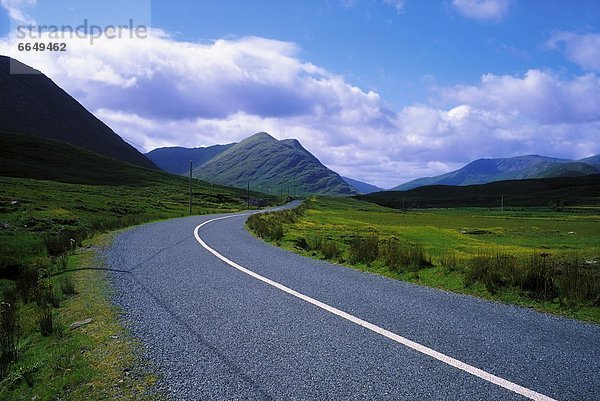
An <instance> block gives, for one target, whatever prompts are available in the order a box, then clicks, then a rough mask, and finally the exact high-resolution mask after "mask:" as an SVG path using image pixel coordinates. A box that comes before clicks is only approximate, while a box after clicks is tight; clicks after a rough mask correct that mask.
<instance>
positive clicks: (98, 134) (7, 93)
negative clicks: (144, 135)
mask: <svg viewBox="0 0 600 401" xmlns="http://www.w3.org/2000/svg"><path fill="white" fill-rule="evenodd" d="M11 67H13V69H17V70H18V71H19V72H20V74H11V73H10V72H11V69H10V68H11ZM13 71H14V70H13ZM0 106H1V107H0V131H3V132H5V133H10V134H29V135H35V136H39V137H42V138H47V139H54V140H58V141H62V142H67V143H70V144H73V145H77V146H81V147H83V148H86V149H88V150H90V151H92V152H94V153H98V154H101V155H104V156H108V157H112V158H114V159H117V160H121V161H124V162H127V163H131V164H135V165H138V166H141V167H146V168H150V169H158V167H156V165H155V164H154V163H152V162H151V161H150V160H149V159H148V158H146V157H145V156H144V155H142V154H141V153H140V152H138V151H137V150H136V149H135V148H134V147H133V146H131V145H129V144H128V143H127V142H125V141H124V140H123V139H122V138H121V137H120V136H118V135H117V134H116V133H115V132H114V131H113V130H111V129H110V128H109V127H108V126H107V125H105V124H104V123H103V122H102V121H100V120H99V119H97V118H96V117H95V116H94V115H93V114H91V113H90V112H89V111H87V110H86V109H85V108H84V107H83V106H82V105H81V104H79V103H78V102H77V101H76V100H75V99H73V98H72V97H71V96H70V95H69V94H67V93H66V92H65V91H64V90H62V89H61V88H60V87H58V86H57V85H56V84H55V83H54V82H52V81H51V80H50V79H49V78H48V77H46V76H45V75H43V74H41V73H39V71H37V70H34V69H33V68H30V67H28V66H26V65H25V64H22V63H20V62H18V61H16V60H13V59H10V58H8V57H5V56H0Z"/></svg>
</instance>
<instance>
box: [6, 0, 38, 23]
mask: <svg viewBox="0 0 600 401" xmlns="http://www.w3.org/2000/svg"><path fill="white" fill-rule="evenodd" d="M36 4H37V0H0V5H1V6H2V8H4V9H5V10H6V11H8V15H9V16H10V18H11V19H13V20H14V21H17V22H20V23H23V24H34V23H35V21H34V19H33V18H31V17H30V16H29V15H27V14H26V13H25V12H24V11H23V8H24V7H33V6H35V5H36Z"/></svg>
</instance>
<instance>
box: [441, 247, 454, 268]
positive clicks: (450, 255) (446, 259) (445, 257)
mask: <svg viewBox="0 0 600 401" xmlns="http://www.w3.org/2000/svg"><path fill="white" fill-rule="evenodd" d="M440 265H441V266H442V267H443V268H444V270H446V271H447V272H453V271H455V270H456V269H457V268H458V260H457V258H456V253H455V252H453V251H446V252H444V253H443V254H442V256H440Z"/></svg>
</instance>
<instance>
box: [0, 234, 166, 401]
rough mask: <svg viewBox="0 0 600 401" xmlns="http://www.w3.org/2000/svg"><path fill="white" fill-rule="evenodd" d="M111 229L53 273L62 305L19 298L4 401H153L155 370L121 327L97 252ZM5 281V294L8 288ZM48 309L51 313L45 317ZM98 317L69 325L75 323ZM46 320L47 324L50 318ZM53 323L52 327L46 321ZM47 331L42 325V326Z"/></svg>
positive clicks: (2, 387) (0, 389)
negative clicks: (14, 346)
mask: <svg viewBox="0 0 600 401" xmlns="http://www.w3.org/2000/svg"><path fill="white" fill-rule="evenodd" d="M110 239H111V234H101V235H98V236H95V237H93V238H92V239H90V240H86V241H85V243H84V245H85V247H84V248H82V249H81V250H78V251H76V252H75V253H73V254H72V255H71V256H68V261H67V265H68V268H67V271H66V272H65V273H63V274H60V275H58V276H55V277H49V278H48V280H49V282H50V285H51V287H52V288H53V296H54V297H55V298H56V299H57V305H55V306H52V305H41V306H40V305H38V304H37V303H36V302H29V303H23V302H22V301H17V302H18V303H19V336H18V337H19V341H18V346H17V347H18V350H19V356H18V358H17V359H16V361H15V362H14V363H13V364H12V365H11V366H10V369H9V371H8V374H7V375H5V377H4V378H3V380H2V381H1V382H0V399H2V400H28V401H29V400H58V399H60V400H84V399H90V400H108V399H120V400H152V399H157V398H159V396H158V395H157V394H156V393H155V392H154V390H153V385H154V384H155V382H156V379H157V377H156V375H155V374H154V373H153V372H152V369H151V368H150V367H149V365H147V364H145V363H144V362H143V361H142V359H141V356H140V353H139V345H138V344H137V343H136V341H135V340H134V339H133V338H132V337H130V335H129V334H128V333H127V331H126V330H125V329H124V328H123V327H122V326H121V325H120V323H119V320H118V317H119V310H118V309H117V308H116V307H114V306H113V305H112V304H111V302H110V288H109V286H108V282H107V280H106V272H103V271H97V270H80V271H74V272H69V271H68V269H69V268H74V267H76V268H90V267H99V265H100V264H101V263H102V262H101V261H100V260H99V259H98V252H97V250H98V249H99V248H101V247H104V246H107V245H108V244H109V242H110ZM9 287H10V284H9V283H7V282H6V281H5V282H4V291H5V292H6V291H9V292H10V288H9ZM48 313H49V314H50V315H49V316H50V317H48V315H47V314H48ZM86 319H92V320H91V322H90V323H89V324H85V325H83V326H81V327H79V328H76V329H73V330H71V329H70V328H69V326H70V325H71V324H73V323H75V322H82V321H85V320H86ZM44 321H45V323H43V324H42V323H41V322H44ZM48 321H50V324H49V325H48ZM43 328H44V329H43Z"/></svg>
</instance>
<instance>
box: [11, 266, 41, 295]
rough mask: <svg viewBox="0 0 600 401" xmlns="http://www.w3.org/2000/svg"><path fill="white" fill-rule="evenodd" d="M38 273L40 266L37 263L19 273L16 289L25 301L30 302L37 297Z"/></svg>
mask: <svg viewBox="0 0 600 401" xmlns="http://www.w3.org/2000/svg"><path fill="white" fill-rule="evenodd" d="M38 274H39V267H38V266H35V265H29V266H26V267H24V268H23V269H22V270H21V274H19V277H18V279H17V283H16V289H17V293H18V294H19V296H20V297H21V299H22V300H23V302H29V301H31V300H33V299H35V297H36V294H37V283H38Z"/></svg>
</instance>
